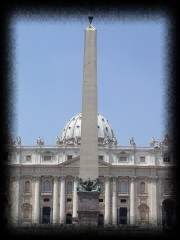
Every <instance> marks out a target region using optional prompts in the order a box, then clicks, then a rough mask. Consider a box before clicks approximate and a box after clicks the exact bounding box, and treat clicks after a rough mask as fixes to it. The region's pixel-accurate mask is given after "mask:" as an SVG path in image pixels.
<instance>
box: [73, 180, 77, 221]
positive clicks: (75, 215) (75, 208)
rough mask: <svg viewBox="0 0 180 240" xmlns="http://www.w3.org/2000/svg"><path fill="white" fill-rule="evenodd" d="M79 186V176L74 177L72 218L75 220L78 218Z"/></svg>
mask: <svg viewBox="0 0 180 240" xmlns="http://www.w3.org/2000/svg"><path fill="white" fill-rule="evenodd" d="M77 186H78V178H77V177H74V186H73V214H72V218H73V219H74V220H75V219H77V218H78V214H77V210H78V195H77Z"/></svg>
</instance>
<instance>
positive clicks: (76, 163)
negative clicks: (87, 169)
mask: <svg viewBox="0 0 180 240" xmlns="http://www.w3.org/2000/svg"><path fill="white" fill-rule="evenodd" d="M79 161H80V156H77V157H75V158H72V159H70V160H67V161H65V162H63V163H61V164H60V165H63V166H65V165H66V166H79ZM98 166H99V167H105V166H106V167H110V166H111V164H109V163H107V162H105V161H103V160H101V159H98Z"/></svg>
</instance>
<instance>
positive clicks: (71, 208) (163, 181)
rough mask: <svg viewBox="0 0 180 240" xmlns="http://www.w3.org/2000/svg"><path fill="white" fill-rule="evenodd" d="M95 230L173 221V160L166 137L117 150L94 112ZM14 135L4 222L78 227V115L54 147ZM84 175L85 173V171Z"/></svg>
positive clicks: (102, 120) (108, 129)
mask: <svg viewBox="0 0 180 240" xmlns="http://www.w3.org/2000/svg"><path fill="white" fill-rule="evenodd" d="M97 118H98V126H97V131H98V173H99V179H100V194H99V218H98V225H99V226H108V225H116V226H121V225H127V226H139V227H147V226H159V227H161V226H166V225H167V226H171V225H173V222H174V218H175V195H174V191H175V190H174V189H175V183H174V182H173V179H172V171H173V157H172V156H171V154H170V148H171V142H170V139H169V137H168V135H167V134H165V135H164V137H163V138H162V139H160V140H156V139H154V138H153V137H152V138H151V139H150V143H149V146H147V147H140V146H137V145H136V142H135V140H134V138H130V142H129V146H118V143H117V140H116V137H115V133H114V131H113V128H112V126H111V124H110V123H109V121H108V120H107V119H106V118H105V117H103V116H102V115H100V114H98V116H97ZM36 141H37V142H36V144H35V145H34V146H23V145H22V143H21V138H20V137H18V138H17V139H16V141H15V142H13V146H11V148H12V151H11V154H10V155H9V159H8V163H7V164H8V169H9V177H8V182H9V200H8V209H9V211H8V222H9V223H10V224H13V225H26V224H54V225H67V224H78V195H77V187H78V178H79V161H80V145H81V113H78V114H76V115H75V116H73V117H72V118H71V119H70V120H69V121H68V122H67V124H66V125H65V127H64V128H63V130H62V133H61V135H60V136H59V137H57V138H56V139H55V143H54V146H46V145H45V143H44V141H43V139H42V138H41V137H38V138H37V140H36ZM87 176H88V172H87Z"/></svg>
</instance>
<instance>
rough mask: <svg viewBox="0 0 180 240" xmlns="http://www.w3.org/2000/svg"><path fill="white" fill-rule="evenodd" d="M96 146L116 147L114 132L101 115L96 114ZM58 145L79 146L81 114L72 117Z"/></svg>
mask: <svg viewBox="0 0 180 240" xmlns="http://www.w3.org/2000/svg"><path fill="white" fill-rule="evenodd" d="M97 117H98V119H97V120H98V121H97V122H98V126H97V130H98V146H107V147H116V146H117V140H116V137H115V135H114V131H113V129H112V127H111V125H110V124H109V122H108V120H106V119H105V118H104V117H103V116H102V115H100V114H98V116H97ZM59 144H60V145H68V146H78V145H80V144H81V113H78V114H76V115H75V116H74V117H72V118H71V119H70V120H69V121H68V122H67V124H66V125H65V127H64V129H63V131H62V134H61V136H60V142H59Z"/></svg>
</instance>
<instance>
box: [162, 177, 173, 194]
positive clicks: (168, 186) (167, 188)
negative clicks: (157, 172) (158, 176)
mask: <svg viewBox="0 0 180 240" xmlns="http://www.w3.org/2000/svg"><path fill="white" fill-rule="evenodd" d="M171 190H172V185H171V182H170V181H169V180H166V181H165V182H164V194H171Z"/></svg>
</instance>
